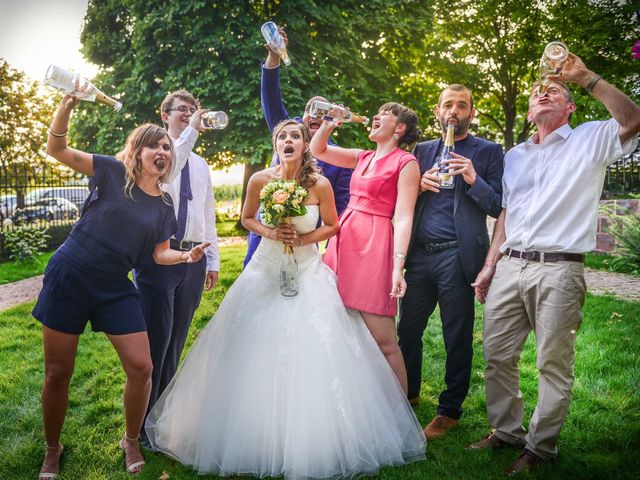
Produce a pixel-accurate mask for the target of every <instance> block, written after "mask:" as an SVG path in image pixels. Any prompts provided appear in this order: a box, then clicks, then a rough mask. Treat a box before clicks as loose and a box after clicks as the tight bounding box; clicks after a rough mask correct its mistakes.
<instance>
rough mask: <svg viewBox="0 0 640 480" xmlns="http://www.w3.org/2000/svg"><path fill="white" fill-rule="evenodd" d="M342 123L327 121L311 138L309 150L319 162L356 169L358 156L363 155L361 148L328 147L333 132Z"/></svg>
mask: <svg viewBox="0 0 640 480" xmlns="http://www.w3.org/2000/svg"><path fill="white" fill-rule="evenodd" d="M341 123H342V122H334V121H332V120H328V119H325V121H324V122H322V125H320V128H319V129H318V131H317V132H316V134H315V135H314V136H313V138H311V143H310V144H309V148H310V149H311V153H312V154H313V156H314V157H315V158H317V159H318V160H322V161H323V162H326V163H329V164H331V165H335V166H336V167H344V168H351V169H353V168H356V165H357V164H358V156H359V155H360V154H361V153H362V149H360V148H342V147H338V146H337V145H328V143H327V142H328V141H329V137H330V136H331V132H333V129H334V128H336V127H337V126H340V124H341Z"/></svg>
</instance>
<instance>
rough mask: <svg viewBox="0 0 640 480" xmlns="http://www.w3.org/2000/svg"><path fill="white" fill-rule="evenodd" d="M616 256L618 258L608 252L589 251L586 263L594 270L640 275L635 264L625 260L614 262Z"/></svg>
mask: <svg viewBox="0 0 640 480" xmlns="http://www.w3.org/2000/svg"><path fill="white" fill-rule="evenodd" d="M615 258H618V257H616V256H614V255H609V254H606V253H594V252H591V253H587V255H586V257H585V261H584V264H585V266H586V267H588V268H592V269H594V270H604V271H607V272H615V273H626V274H629V275H636V276H639V275H640V273H639V272H638V270H637V269H634V267H633V265H631V264H629V263H624V262H617V263H616V262H613V260H614V259H615Z"/></svg>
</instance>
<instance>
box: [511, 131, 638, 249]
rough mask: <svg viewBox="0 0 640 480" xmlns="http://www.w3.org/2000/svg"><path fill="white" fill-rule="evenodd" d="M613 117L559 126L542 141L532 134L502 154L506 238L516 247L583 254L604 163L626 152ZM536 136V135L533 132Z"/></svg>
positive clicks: (591, 234)
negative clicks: (575, 125) (574, 126)
mask: <svg viewBox="0 0 640 480" xmlns="http://www.w3.org/2000/svg"><path fill="white" fill-rule="evenodd" d="M619 129H620V125H619V124H618V123H617V122H616V121H615V120H614V119H610V120H607V121H597V122H587V123H583V124H582V125H579V126H578V127H576V128H575V130H574V129H572V128H571V127H570V126H569V125H568V124H565V125H563V126H562V127H560V128H558V129H557V130H555V131H553V132H552V133H551V134H549V135H548V136H547V137H546V138H545V139H544V141H543V142H542V143H541V144H537V143H534V141H533V138H534V137H531V138H530V139H529V140H527V141H526V142H524V143H521V144H519V145H517V146H516V147H514V148H512V149H511V150H509V152H508V153H507V155H506V156H505V157H504V164H505V165H504V176H503V178H502V185H503V194H502V206H503V207H504V208H506V210H507V213H506V218H505V232H506V238H507V240H506V242H504V243H503V244H502V246H501V247H500V251H502V252H503V253H504V252H505V251H506V250H507V248H512V249H514V250H520V251H540V252H567V253H585V252H590V251H592V250H593V249H594V248H595V246H596V220H597V213H598V204H599V200H600V195H601V194H602V187H603V183H604V178H605V174H606V168H607V165H609V164H610V163H613V162H614V161H616V160H617V159H619V158H620V157H622V156H623V155H627V154H630V153H631V152H633V151H634V150H635V148H636V145H637V144H638V137H637V136H635V137H634V138H632V139H630V140H629V141H627V142H626V143H625V144H624V145H621V144H620V137H619ZM536 136H537V134H536Z"/></svg>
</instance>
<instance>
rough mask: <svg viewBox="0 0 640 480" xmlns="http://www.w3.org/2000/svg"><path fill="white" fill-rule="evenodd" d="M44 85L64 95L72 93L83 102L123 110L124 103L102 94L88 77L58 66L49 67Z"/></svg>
mask: <svg viewBox="0 0 640 480" xmlns="http://www.w3.org/2000/svg"><path fill="white" fill-rule="evenodd" d="M44 83H45V84H46V85H49V86H50V87H53V88H55V89H57V90H60V91H62V92H64V93H67V94H69V93H72V94H74V95H75V96H76V97H78V98H79V99H81V100H86V101H88V102H98V103H102V104H104V105H108V106H110V107H112V108H113V109H114V110H115V111H116V112H117V111H119V110H120V109H121V108H122V103H120V102H119V101H117V100H116V99H115V98H111V97H109V96H108V95H105V94H104V93H102V92H101V91H100V90H99V89H98V87H96V86H95V85H94V84H93V83H91V82H90V81H89V80H87V78H86V77H83V76H82V75H80V74H79V73H74V72H72V71H69V70H65V69H64V68H62V67H58V66H57V65H49V68H47V72H46V73H45V75H44Z"/></svg>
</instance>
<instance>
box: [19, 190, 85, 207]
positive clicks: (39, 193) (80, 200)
mask: <svg viewBox="0 0 640 480" xmlns="http://www.w3.org/2000/svg"><path fill="white" fill-rule="evenodd" d="M88 196H89V188H87V187H84V186H77V187H45V188H37V189H35V190H32V191H31V192H29V193H28V194H27V195H26V196H25V197H24V203H25V205H26V206H30V205H32V204H34V203H35V202H37V201H39V200H44V199H45V198H54V197H55V198H64V199H65V200H69V201H70V202H71V203H73V204H74V205H75V206H76V207H78V211H82V205H84V201H85V200H86V199H87V197H88Z"/></svg>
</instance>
